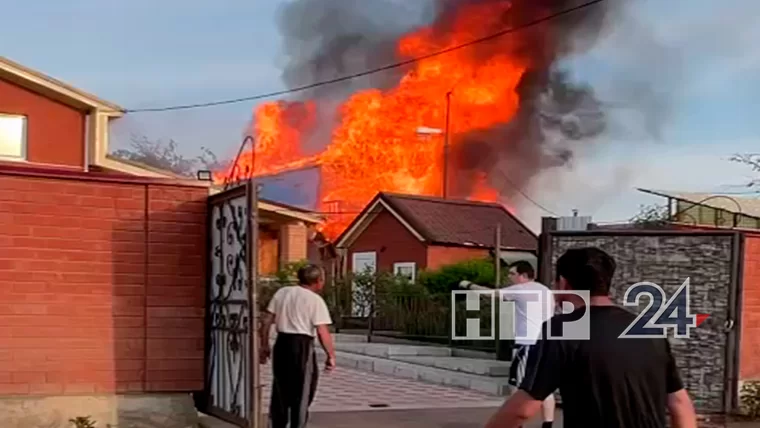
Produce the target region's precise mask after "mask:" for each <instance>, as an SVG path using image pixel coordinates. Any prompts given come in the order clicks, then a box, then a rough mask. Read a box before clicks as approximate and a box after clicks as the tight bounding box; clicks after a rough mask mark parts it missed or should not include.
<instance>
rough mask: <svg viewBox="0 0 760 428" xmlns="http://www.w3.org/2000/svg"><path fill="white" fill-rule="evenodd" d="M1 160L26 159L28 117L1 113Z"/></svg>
mask: <svg viewBox="0 0 760 428" xmlns="http://www.w3.org/2000/svg"><path fill="white" fill-rule="evenodd" d="M0 158H10V159H25V158H26V117H24V116H17V115H9V114H2V113H0Z"/></svg>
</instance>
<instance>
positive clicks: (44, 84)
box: [0, 56, 124, 117]
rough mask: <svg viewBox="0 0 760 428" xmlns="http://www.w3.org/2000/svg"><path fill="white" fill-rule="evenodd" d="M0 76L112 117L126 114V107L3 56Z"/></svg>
mask: <svg viewBox="0 0 760 428" xmlns="http://www.w3.org/2000/svg"><path fill="white" fill-rule="evenodd" d="M0 76H3V77H5V78H6V79H7V80H9V81H11V82H13V83H15V84H17V85H19V86H22V87H25V88H27V89H29V90H32V91H35V92H39V93H42V94H43V95H46V96H48V97H50V98H53V99H56V100H58V101H60V102H63V103H64V104H68V105H71V106H72V107H76V108H80V109H96V110H98V111H99V112H101V113H104V114H106V115H108V116H111V117H121V116H123V115H124V108H122V107H120V106H119V105H117V104H114V103H112V102H109V101H105V100H103V99H100V98H98V97H96V96H94V95H92V94H90V93H87V92H85V91H82V90H81V89H77V88H75V87H73V86H71V85H69V84H67V83H64V82H62V81H60V80H57V79H54V78H52V77H50V76H48V75H46V74H43V73H41V72H39V71H36V70H32V69H31V68H28V67H25V66H23V65H21V64H19V63H16V62H14V61H11V60H10V59H8V58H5V57H3V56H0Z"/></svg>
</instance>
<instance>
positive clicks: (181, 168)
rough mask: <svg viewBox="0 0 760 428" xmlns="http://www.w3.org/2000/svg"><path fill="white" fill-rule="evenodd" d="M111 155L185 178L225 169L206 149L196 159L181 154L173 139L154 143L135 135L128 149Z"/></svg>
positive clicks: (202, 149) (202, 148)
mask: <svg viewBox="0 0 760 428" xmlns="http://www.w3.org/2000/svg"><path fill="white" fill-rule="evenodd" d="M111 155H112V156H114V157H116V158H119V159H124V160H126V161H132V162H139V163H142V164H145V165H148V166H151V167H154V168H158V169H163V170H166V171H171V172H173V173H175V174H178V175H181V176H184V177H195V174H196V173H197V172H198V170H202V169H205V170H209V171H214V170H218V169H220V168H222V167H223V164H222V163H221V162H220V161H219V159H218V158H217V156H216V155H215V154H214V153H213V152H212V151H211V150H210V149H208V148H206V147H201V153H200V154H199V155H197V156H194V157H188V156H186V155H183V154H180V153H179V152H178V146H177V142H176V141H174V140H173V139H170V140H169V141H168V142H166V141H163V140H155V141H153V140H150V139H148V138H147V137H145V136H141V137H138V136H135V135H133V136H132V137H131V139H130V144H129V147H128V148H125V149H119V150H116V151H115V152H113V153H112V154H111Z"/></svg>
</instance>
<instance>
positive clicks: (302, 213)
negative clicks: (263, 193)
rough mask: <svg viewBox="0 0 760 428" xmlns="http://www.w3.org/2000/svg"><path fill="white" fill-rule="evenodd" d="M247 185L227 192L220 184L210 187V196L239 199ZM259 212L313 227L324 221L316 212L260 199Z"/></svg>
mask: <svg viewBox="0 0 760 428" xmlns="http://www.w3.org/2000/svg"><path fill="white" fill-rule="evenodd" d="M245 192H246V190H245V184H243V183H240V184H237V185H235V186H233V187H231V188H229V189H227V190H225V189H224V186H222V185H218V184H212V185H210V191H209V195H210V197H211V198H212V200H213V199H216V198H229V197H233V198H236V197H239V196H242V195H245ZM258 203H259V211H261V212H264V213H270V214H275V215H280V216H285V217H289V218H292V219H296V220H300V221H303V222H304V223H308V224H311V225H314V224H320V223H322V222H323V221H324V219H323V218H322V217H321V216H319V215H318V214H316V213H315V212H314V211H310V210H307V209H304V208H300V207H297V206H294V205H288V204H284V203H282V202H277V201H272V200H269V199H263V198H259V200H258Z"/></svg>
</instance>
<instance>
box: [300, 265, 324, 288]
mask: <svg viewBox="0 0 760 428" xmlns="http://www.w3.org/2000/svg"><path fill="white" fill-rule="evenodd" d="M321 279H322V268H321V267H319V266H317V265H315V264H308V265H306V266H303V267H301V268H300V269H298V282H299V283H301V285H314V284H316V283H318V282H319V280H321Z"/></svg>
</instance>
